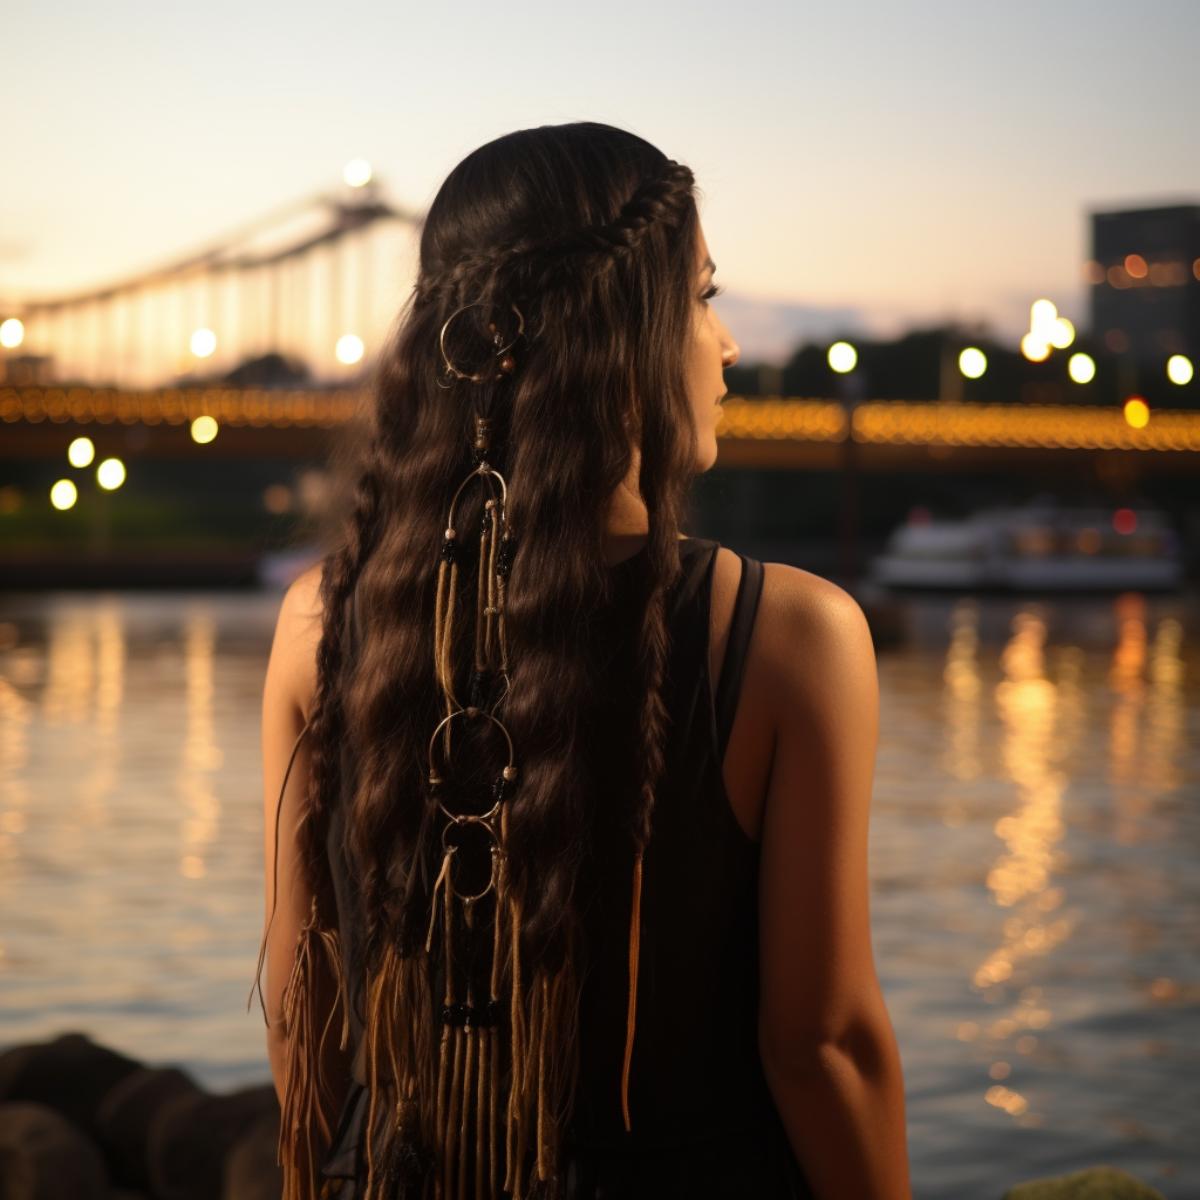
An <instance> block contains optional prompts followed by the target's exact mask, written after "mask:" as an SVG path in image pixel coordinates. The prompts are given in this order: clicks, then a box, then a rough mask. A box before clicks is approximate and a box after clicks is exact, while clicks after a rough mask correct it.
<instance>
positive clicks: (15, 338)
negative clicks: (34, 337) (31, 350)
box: [0, 317, 25, 350]
mask: <svg viewBox="0 0 1200 1200" xmlns="http://www.w3.org/2000/svg"><path fill="white" fill-rule="evenodd" d="M24 340H25V325H24V323H23V322H22V321H21V320H19V319H18V318H17V317H9V318H8V320H7V321H0V346H3V347H4V349H5V350H15V349H16V348H17V347H18V346H19V345H20V344H21V343H22V342H23V341H24Z"/></svg>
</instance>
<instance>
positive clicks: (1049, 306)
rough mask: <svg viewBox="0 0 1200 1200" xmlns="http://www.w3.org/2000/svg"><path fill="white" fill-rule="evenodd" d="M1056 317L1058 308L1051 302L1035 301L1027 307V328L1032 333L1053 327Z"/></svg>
mask: <svg viewBox="0 0 1200 1200" xmlns="http://www.w3.org/2000/svg"><path fill="white" fill-rule="evenodd" d="M1057 317H1058V308H1057V306H1056V305H1055V303H1054V301H1053V300H1045V299H1043V300H1035V301H1034V302H1033V303H1032V304H1031V305H1030V306H1029V328H1030V330H1031V331H1033V332H1036V331H1037V330H1039V329H1042V328H1045V327H1048V326H1050V325H1053V324H1054V321H1055V319H1056V318H1057Z"/></svg>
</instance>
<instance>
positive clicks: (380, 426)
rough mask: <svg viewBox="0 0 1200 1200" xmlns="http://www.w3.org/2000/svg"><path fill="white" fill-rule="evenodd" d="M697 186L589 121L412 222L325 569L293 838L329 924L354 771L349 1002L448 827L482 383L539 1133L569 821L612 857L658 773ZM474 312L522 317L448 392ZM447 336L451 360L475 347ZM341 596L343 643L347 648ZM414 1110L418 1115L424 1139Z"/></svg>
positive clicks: (417, 933)
mask: <svg viewBox="0 0 1200 1200" xmlns="http://www.w3.org/2000/svg"><path fill="white" fill-rule="evenodd" d="M694 191H695V188H694V181H693V177H692V173H691V172H690V171H689V170H688V168H687V167H685V166H682V165H680V164H678V163H676V162H675V161H674V160H671V159H668V158H667V157H666V156H665V155H664V154H663V153H662V152H661V151H659V150H658V149H656V148H655V147H654V146H652V145H651V144H650V143H648V142H646V141H645V140H643V139H642V138H640V137H638V136H636V135H635V134H632V133H629V132H626V131H624V130H621V129H618V128H614V127H613V126H610V125H604V124H598V123H594V122H578V123H573V124H564V125H547V126H540V127H537V128H533V129H524V130H519V131H517V132H514V133H510V134H507V135H505V136H503V137H499V138H497V139H495V140H494V141H491V142H488V143H487V144H486V145H483V146H481V147H479V148H478V149H477V150H475V151H473V152H472V153H471V154H469V155H468V156H467V157H466V158H465V159H463V160H462V161H461V162H460V163H459V164H458V165H457V166H456V167H455V168H454V169H453V170H452V171H451V172H450V174H449V176H448V177H447V178H446V180H445V182H444V183H443V184H442V186H441V188H440V190H439V191H438V193H437V196H436V198H435V199H434V201H433V203H432V205H431V206H430V208H429V211H428V213H427V215H426V217H425V218H424V221H423V224H422V227H421V237H420V259H419V275H418V279H417V283H416V285H415V287H414V289H413V294H412V296H411V297H410V298H409V300H408V301H407V302H406V303H405V305H404V306H403V308H402V309H401V311H400V313H399V314H398V317H397V319H396V322H395V324H394V326H393V328H392V331H391V333H390V335H389V339H388V342H387V345H386V348H385V350H384V352H383V353H382V354H381V356H380V358H379V361H378V365H377V368H376V369H375V375H374V378H373V381H372V387H371V394H372V397H373V406H372V411H371V413H370V416H369V419H368V423H367V428H365V429H364V431H363V436H362V438H361V445H360V447H359V450H358V455H359V461H358V463H357V465H356V467H355V471H354V476H355V479H354V485H353V497H352V503H351V504H350V506H349V515H348V519H347V520H346V522H345V527H344V531H343V532H342V533H341V534H340V535H339V538H338V541H337V543H336V544H335V545H334V546H333V548H332V549H331V550H330V551H329V553H328V554H327V556H326V559H325V562H324V569H323V574H322V579H321V598H322V601H323V609H324V618H323V620H324V627H323V631H322V636H321V639H320V648H319V651H318V661H317V687H316V694H315V698H314V702H313V706H312V710H311V714H310V717H309V726H308V737H309V739H310V752H311V763H312V771H311V775H310V779H309V784H308V789H309V790H308V795H307V802H306V805H305V811H304V813H303V815H302V818H301V824H300V827H299V833H298V836H299V839H300V856H301V861H302V864H303V867H304V870H305V872H306V875H307V877H308V879H309V882H310V884H311V887H312V889H313V892H314V895H315V896H316V898H317V901H316V902H317V908H318V910H319V911H320V912H322V913H323V914H324V915H325V918H326V920H327V922H330V923H334V922H336V911H335V908H334V896H333V894H332V890H331V879H330V874H329V869H328V865H327V859H326V844H325V843H326V836H327V831H328V819H329V812H330V807H331V804H333V803H334V801H335V798H336V796H337V795H338V793H339V789H340V788H341V787H343V786H344V781H343V778H342V767H343V764H344V763H346V762H347V761H349V762H351V763H353V764H354V779H353V786H352V787H351V788H348V789H347V792H346V794H347V795H348V796H350V797H352V798H351V799H350V801H349V807H348V809H347V813H346V817H347V822H346V824H347V840H346V845H345V852H346V855H347V860H348V861H349V863H350V864H351V867H352V876H353V878H354V880H355V889H356V903H357V905H358V909H359V912H358V914H357V916H358V919H359V920H360V921H361V926H360V927H361V929H362V931H363V932H362V937H361V939H360V945H359V957H360V962H359V963H358V965H357V966H356V968H355V969H354V970H353V971H352V972H351V985H352V986H351V991H352V994H356V992H357V989H358V988H359V987H360V986H361V984H360V983H359V980H360V979H364V978H367V977H369V976H370V974H371V972H372V971H373V970H376V969H377V968H378V964H379V963H380V961H381V958H382V957H383V956H384V955H385V954H386V952H387V949H388V947H392V948H393V949H394V950H395V951H396V952H398V953H400V954H403V955H415V954H417V953H418V952H420V951H423V949H424V946H423V943H424V940H425V934H426V926H427V924H428V921H429V913H430V904H431V892H432V889H433V886H434V880H435V877H436V875H437V872H438V865H439V862H440V858H441V854H442V848H441V830H442V826H443V825H444V824H445V818H444V815H442V814H441V813H440V812H439V811H438V809H437V806H436V805H430V803H429V801H428V797H427V788H426V778H425V776H426V763H427V752H428V746H429V739H430V736H431V734H432V731H433V730H434V728H435V727H436V725H437V723H438V721H439V720H440V719H441V717H442V716H443V715H444V699H443V693H442V692H441V690H440V688H439V686H438V683H437V680H436V678H435V674H434V653H433V630H434V601H435V593H436V579H437V570H438V562H439V551H440V547H441V544H442V538H443V532H444V527H445V518H446V514H447V510H448V507H449V503H450V500H451V497H452V495H453V494H454V492H455V489H456V488H457V487H458V485H459V484H460V483H461V482H462V481H463V479H464V478H466V477H467V475H468V474H469V473H470V471H471V470H472V468H473V461H472V457H471V448H472V435H473V431H474V426H473V413H474V410H475V408H476V406H477V405H478V404H479V402H480V392H479V389H480V388H481V387H482V388H494V391H495V396H494V403H493V405H492V408H491V412H492V418H493V434H492V444H493V447H494V451H495V452H494V453H493V454H492V455H491V456H490V457H491V458H492V459H494V465H496V467H497V469H498V470H499V471H500V473H501V474H502V475H503V477H504V478H505V480H506V481H507V485H508V492H507V496H508V498H507V517H508V522H509V524H510V525H511V527H512V528H513V530H514V531H515V535H516V547H517V548H516V552H515V557H514V560H513V562H512V565H511V570H510V574H509V578H508V584H507V592H506V600H505V623H506V632H507V649H508V658H509V660H510V664H511V666H510V671H509V687H508V691H507V693H506V694H505V696H504V699H503V705H502V716H503V721H504V724H505V726H506V728H507V729H508V730H509V732H510V734H511V737H512V742H513V746H514V748H515V754H516V757H517V761H518V762H519V764H520V781H519V786H518V787H517V788H516V790H515V792H514V794H513V796H512V798H511V800H508V801H506V803H508V804H510V805H511V808H510V816H509V826H508V847H509V858H510V877H509V881H508V886H509V887H510V888H511V889H514V891H515V894H516V895H517V896H519V897H520V900H521V907H520V911H521V914H522V917H521V921H522V928H521V933H520V955H521V961H522V963H523V964H525V965H526V968H527V970H528V974H527V975H526V979H529V978H531V976H532V972H533V970H534V969H536V968H538V967H539V966H541V967H542V968H543V969H544V970H546V971H548V972H549V971H557V972H566V973H565V974H564V975H562V978H564V979H566V980H567V984H566V986H564V987H562V988H560V989H558V991H557V992H556V994H555V995H556V999H555V1000H554V1002H553V1011H552V1012H550V1013H548V1014H544V1016H545V1021H544V1025H545V1032H546V1037H547V1039H548V1042H547V1052H546V1060H547V1067H546V1072H547V1075H548V1077H549V1080H550V1084H549V1085H548V1086H549V1094H550V1095H551V1097H552V1104H551V1114H550V1118H551V1119H550V1121H549V1124H550V1127H551V1129H552V1130H554V1131H556V1132H557V1131H565V1123H566V1122H567V1120H568V1119H569V1116H570V1113H571V1109H572V1099H573V1088H574V1083H575V1079H576V1077H577V1062H578V1060H577V1025H578V1021H577V1005H578V995H579V973H578V970H577V969H576V968H577V963H576V956H577V954H578V952H579V950H580V945H581V937H580V923H579V921H580V918H579V914H578V911H577V904H576V882H577V878H578V875H579V867H580V863H581V861H582V856H583V852H584V850H585V849H586V847H585V845H584V844H583V838H584V836H585V834H584V832H583V831H586V830H587V829H589V828H590V827H591V815H590V814H591V811H592V809H593V807H594V806H595V805H596V804H597V803H606V804H613V803H614V802H619V803H622V804H623V805H624V806H625V807H624V808H622V810H621V811H622V814H623V819H624V820H625V821H626V823H627V826H628V830H629V835H630V841H629V844H630V852H631V858H632V855H633V853H634V851H635V849H637V848H639V847H641V846H644V845H645V844H646V842H647V841H648V840H649V836H650V827H651V811H652V808H653V804H654V791H655V785H656V782H657V780H658V778H659V776H660V773H661V771H662V767H663V757H664V739H665V735H666V731H667V723H668V714H667V712H666V709H665V707H664V702H663V698H662V684H663V678H664V671H665V666H666V656H667V651H668V629H667V626H666V621H665V614H664V598H665V596H666V594H667V592H668V590H669V588H670V587H671V585H672V584H673V583H674V582H675V579H676V577H677V575H678V572H679V570H680V562H679V551H678V540H677V539H678V534H679V531H680V525H681V521H682V519H683V514H684V509H685V505H686V501H687V492H688V488H689V485H690V483H691V481H692V479H693V477H694V473H695V470H696V457H697V449H696V440H695V431H694V427H693V419H692V415H691V406H690V403H689V399H688V395H687V388H686V375H685V355H686V352H687V347H688V342H689V339H690V337H691V336H692V332H691V331H692V322H693V321H694V319H695V307H694V306H695V303H696V291H695V287H696V266H695V259H696V238H697V226H698V217H697V209H696V203H695V195H694ZM475 303H478V304H481V305H482V306H483V307H482V308H480V309H474V310H468V314H465V316H469V315H470V313H471V312H477V313H483V312H489V311H490V312H493V313H495V312H499V313H502V314H505V313H509V312H510V309H509V306H510V305H511V304H516V305H517V306H518V308H519V309H520V311H521V313H522V314H523V315H524V319H525V336H524V337H523V338H521V339H519V340H518V341H517V343H516V346H515V348H514V351H513V352H514V355H515V357H516V369H515V371H514V372H513V376H512V378H511V379H506V380H504V381H503V382H500V383H496V384H494V385H493V384H485V385H475V384H470V383H460V384H456V385H455V387H454V388H453V389H451V390H444V389H443V388H441V387H439V386H438V383H437V380H438V378H439V371H440V369H441V367H442V366H443V364H442V360H441V357H440V355H439V351H438V335H439V331H440V330H441V329H442V326H443V324H444V323H445V322H446V320H447V318H448V317H449V316H450V315H451V314H452V313H453V312H455V310H457V309H459V308H461V307H462V306H463V305H468V304H475ZM463 319H464V318H463V317H460V318H458V321H462V320H463ZM456 324H457V322H456ZM511 324H512V322H511V320H510V321H509V323H508V324H506V325H505V326H504V328H505V329H506V330H507V329H510V327H511ZM459 344H460V345H461V346H465V347H468V350H465V351H463V353H467V354H469V347H470V345H471V343H470V342H469V341H466V342H461V343H459ZM468 369H473V367H470V366H469V365H468ZM635 452H636V453H639V454H640V456H641V463H640V473H639V474H638V484H639V488H640V492H641V497H642V500H643V501H644V503H645V505H646V509H647V511H648V513H649V539H648V543H647V546H646V550H645V556H644V580H645V590H644V592H639V598H640V599H641V600H644V618H643V620H642V623H641V628H640V631H639V632H638V633H637V635H636V643H637V645H638V646H639V653H638V658H637V669H638V670H639V671H640V677H641V683H642V687H641V688H640V691H639V700H638V709H639V710H638V711H635V712H634V713H632V714H631V720H630V723H629V728H630V733H631V739H632V742H633V744H631V745H630V746H629V747H628V751H629V754H630V761H631V763H632V764H633V766H632V767H631V771H632V774H633V777H634V778H637V779H639V786H638V787H637V788H636V789H635V790H634V793H633V794H632V795H631V796H629V797H627V798H625V799H623V800H622V799H621V798H616V799H614V798H613V797H611V796H598V795H597V794H596V791H597V789H596V787H595V785H594V783H593V781H592V780H591V779H590V778H589V775H588V772H587V770H586V763H587V761H588V756H587V755H586V754H584V753H582V752H581V751H582V748H583V746H584V742H585V740H586V739H587V736H588V728H587V725H586V714H587V713H588V712H589V711H591V710H590V705H591V703H592V693H593V692H594V688H595V666H596V662H597V657H596V647H595V646H594V645H593V644H592V641H593V640H594V639H593V638H592V636H591V635H592V631H593V630H594V629H595V628H596V627H597V620H598V618H599V615H600V613H601V610H602V609H603V607H604V605H605V604H606V603H607V602H608V600H609V595H610V593H609V588H610V583H611V579H610V573H609V571H608V569H607V567H606V564H605V561H604V554H603V546H604V540H603V539H604V533H605V529H606V523H607V519H608V513H609V506H610V503H611V499H612V497H613V494H614V492H615V491H616V489H617V488H618V486H619V484H620V483H621V481H622V480H624V479H625V478H626V476H627V474H628V472H629V471H630V467H631V463H632V461H633V455H634V454H635ZM480 494H481V493H476V496H479V495H480ZM481 512H482V508H481V507H480V508H479V509H478V510H474V511H473V510H471V509H470V508H469V506H468V508H467V509H466V510H465V511H464V512H463V513H462V516H461V519H460V520H458V521H457V523H458V524H459V526H460V527H463V528H465V529H467V530H471V529H473V528H475V527H476V525H475V524H473V522H477V521H478V519H479V517H480V514H481ZM467 570H468V571H469V570H470V567H469V564H468V566H467ZM474 586H475V583H474V578H473V575H471V574H468V576H467V577H466V578H464V579H463V580H461V581H460V594H461V595H462V596H463V598H464V600H469V599H470V598H471V597H472V594H473V592H474ZM356 592H357V610H356V611H357V612H358V614H359V617H360V624H359V626H358V635H359V642H358V646H359V650H358V653H357V656H356V658H355V661H354V663H353V664H348V663H347V662H346V661H345V660H346V657H347V656H346V645H345V642H346V636H347V614H348V606H349V605H350V604H351V602H352V597H353V596H354V594H355V593H356ZM464 611H466V610H465V609H464ZM466 619H467V618H465V617H464V620H466ZM348 665H352V666H353V670H349V669H348ZM470 669H471V664H470V661H469V654H464V655H463V658H462V661H461V662H457V663H456V665H455V670H456V671H461V673H462V675H463V677H464V679H465V678H466V676H467V675H468V674H469V672H470ZM466 690H467V688H466V685H465V683H464V688H463V691H464V692H465V691H466ZM494 749H495V748H494V747H492V750H493V752H494ZM479 752H480V753H481V754H486V753H487V749H486V746H485V745H483V744H481V746H480V751H479ZM493 766H494V763H493ZM626 810H627V811H626ZM436 1014H437V1009H436V1007H435V1005H434V1004H433V1003H431V1004H428V1005H419V1006H417V1007H415V1008H413V1009H412V1010H411V1011H406V1012H400V1014H399V1015H400V1018H401V1019H402V1020H405V1021H408V1022H412V1023H415V1024H417V1025H422V1024H423V1023H425V1022H428V1025H429V1027H428V1029H426V1030H425V1031H424V1032H420V1031H416V1032H411V1033H409V1034H406V1035H404V1036H405V1037H407V1038H410V1039H411V1042H410V1043H409V1044H411V1045H412V1046H413V1047H417V1048H424V1050H423V1051H422V1052H428V1051H429V1048H430V1047H431V1046H434V1045H435V1044H436V1034H435V1033H434V1032H433V1030H434V1029H435V1028H436V1024H435V1023H436V1020H437V1015H436ZM376 1065H378V1064H376ZM426 1103H427V1104H428V1099H427V1100H426ZM431 1127H432V1126H431V1122H430V1121H429V1120H428V1119H426V1120H424V1121H423V1122H422V1129H423V1130H424V1131H425V1133H426V1134H427V1135H428V1134H429V1133H430V1131H431ZM554 1144H555V1147H557V1144H558V1143H557V1140H555V1143H554ZM556 1153H557V1151H556ZM556 1166H557V1164H556ZM555 1186H557V1184H552V1185H547V1184H546V1183H541V1182H539V1180H534V1181H532V1184H531V1187H532V1188H533V1190H531V1191H528V1192H526V1194H527V1195H539V1194H546V1195H552V1194H555V1191H554V1188H555ZM472 1191H473V1189H472ZM416 1194H420V1193H416Z"/></svg>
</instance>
